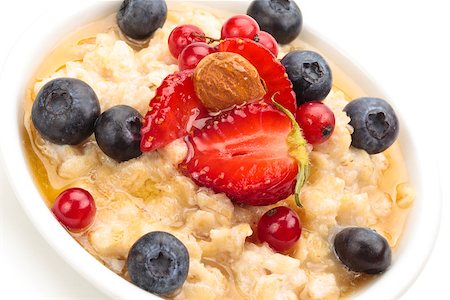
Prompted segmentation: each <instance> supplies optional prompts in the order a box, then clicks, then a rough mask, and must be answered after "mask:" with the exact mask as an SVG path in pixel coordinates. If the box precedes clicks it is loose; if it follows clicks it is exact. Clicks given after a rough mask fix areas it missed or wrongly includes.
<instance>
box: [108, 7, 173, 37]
mask: <svg viewBox="0 0 450 300" xmlns="http://www.w3.org/2000/svg"><path fill="white" fill-rule="evenodd" d="M166 18H167V5H166V1H164V0H125V1H123V2H122V5H121V6H120V9H119V11H118V12H117V24H118V25H119V28H120V30H122V32H123V33H125V34H126V35H127V36H128V37H130V38H132V39H135V40H144V39H147V38H149V37H150V36H151V35H152V34H153V33H154V32H155V31H156V30H157V29H158V28H161V27H162V26H163V25H164V22H166Z"/></svg>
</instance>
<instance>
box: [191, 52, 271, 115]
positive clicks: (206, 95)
mask: <svg viewBox="0 0 450 300" xmlns="http://www.w3.org/2000/svg"><path fill="white" fill-rule="evenodd" d="M194 89H195V92H196V94H197V96H198V98H199V99H200V100H201V101H202V103H203V105H205V107H206V108H208V109H209V110H210V111H218V110H222V109H225V108H228V107H230V106H232V105H234V104H236V105H239V104H242V103H244V102H252V101H254V100H259V99H261V98H262V97H263V96H264V95H265V94H266V89H265V86H264V83H263V82H262V80H261V78H260V77H259V74H258V71H257V70H256V68H255V67H254V66H253V65H252V64H251V63H250V62H249V61H248V60H246V59H245V58H244V57H242V56H241V55H239V54H236V53H231V52H216V53H212V54H209V55H208V56H206V57H205V58H203V59H202V60H201V61H200V63H199V64H198V65H197V67H196V68H195V71H194Z"/></svg>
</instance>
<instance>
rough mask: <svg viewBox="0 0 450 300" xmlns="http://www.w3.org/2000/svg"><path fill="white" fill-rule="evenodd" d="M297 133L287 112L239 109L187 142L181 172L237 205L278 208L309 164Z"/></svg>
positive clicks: (258, 106)
mask: <svg viewBox="0 0 450 300" xmlns="http://www.w3.org/2000/svg"><path fill="white" fill-rule="evenodd" d="M294 123H295V121H294ZM295 124H296V123H295ZM293 127H295V126H293V123H292V121H291V119H290V118H289V117H288V116H286V114H285V113H284V112H282V111H280V110H278V109H276V108H275V107H274V106H273V105H270V104H267V103H265V102H263V101H258V102H254V103H251V104H247V105H244V106H241V107H236V108H234V109H233V110H231V111H227V112H223V113H222V114H220V115H218V116H216V117H214V118H212V119H210V120H208V121H207V122H206V124H205V126H204V127H203V128H202V129H198V130H195V131H194V132H193V134H192V136H189V137H188V139H187V144H188V148H189V153H188V155H187V157H186V160H185V161H184V162H183V163H182V164H181V165H180V167H181V170H182V171H183V172H184V173H185V174H186V175H188V176H190V177H191V178H192V179H193V180H194V181H195V182H196V183H197V184H199V185H200V186H205V187H208V188H211V189H212V190H214V191H215V192H217V193H225V194H226V195H227V196H228V197H229V198H230V199H232V200H234V201H236V202H240V203H244V204H249V205H269V204H273V203H276V202H278V201H279V200H282V199H285V198H286V197H288V196H290V195H292V194H293V193H294V189H295V188H296V178H297V175H298V174H299V173H301V174H302V175H304V173H305V171H304V170H305V168H306V167H307V163H308V162H307V159H308V158H307V153H306V149H305V142H304V140H303V138H302V137H301V133H300V132H299V129H298V131H297V130H296V128H293ZM297 128H298V125H297ZM299 165H300V166H299ZM299 170H300V172H299ZM303 178H304V177H303ZM300 181H301V184H303V182H304V179H301V178H300ZM301 184H300V186H301ZM297 188H299V187H298V186H297Z"/></svg>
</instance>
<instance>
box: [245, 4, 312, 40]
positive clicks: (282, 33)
mask: <svg viewBox="0 0 450 300" xmlns="http://www.w3.org/2000/svg"><path fill="white" fill-rule="evenodd" d="M247 15H249V16H251V17H252V18H253V19H255V20H256V22H257V23H258V24H259V27H260V28H261V30H264V31H267V32H268V33H270V34H271V35H272V36H273V37H274V38H275V39H276V40H277V41H278V43H280V44H288V43H290V42H292V41H293V40H294V39H295V38H296V37H297V36H298V35H299V34H300V31H301V30H302V23H303V17H302V13H301V11H300V9H299V8H298V6H297V4H296V3H295V1H293V0H254V1H253V2H252V3H250V6H249V7H248V10H247Z"/></svg>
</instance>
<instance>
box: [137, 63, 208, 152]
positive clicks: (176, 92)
mask: <svg viewBox="0 0 450 300" xmlns="http://www.w3.org/2000/svg"><path fill="white" fill-rule="evenodd" d="M192 77H193V70H186V71H182V72H175V73H173V74H170V75H169V76H167V77H166V78H165V79H164V80H163V82H162V84H161V85H160V86H159V87H158V89H157V90H156V95H155V97H154V98H153V99H152V100H151V101H150V104H149V110H148V112H147V114H146V115H145V117H144V123H143V125H142V127H141V135H142V138H141V151H142V152H145V151H152V150H155V149H158V148H161V147H163V146H165V145H167V144H168V143H170V142H172V141H174V140H176V139H178V138H181V137H183V136H186V135H187V134H188V132H189V131H190V130H191V128H192V123H193V121H194V120H195V119H196V118H199V117H203V116H205V115H207V111H206V109H205V108H204V107H203V105H202V103H201V102H200V100H199V99H198V98H197V95H196V94H195V92H194V84H193V81H192Z"/></svg>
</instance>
